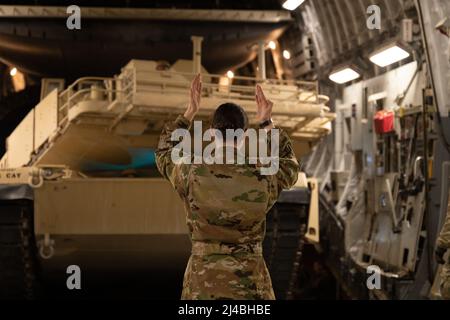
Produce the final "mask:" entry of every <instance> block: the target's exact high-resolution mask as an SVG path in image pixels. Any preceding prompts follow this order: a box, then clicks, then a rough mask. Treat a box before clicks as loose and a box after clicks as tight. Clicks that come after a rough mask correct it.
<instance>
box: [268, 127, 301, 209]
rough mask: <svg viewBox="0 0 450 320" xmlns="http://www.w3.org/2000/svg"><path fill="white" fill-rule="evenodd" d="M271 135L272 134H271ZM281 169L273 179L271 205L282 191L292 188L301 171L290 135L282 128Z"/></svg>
mask: <svg viewBox="0 0 450 320" xmlns="http://www.w3.org/2000/svg"><path fill="white" fill-rule="evenodd" d="M269 136H270V135H269ZM279 157H280V163H279V170H278V172H277V174H276V175H275V176H273V177H272V179H271V186H270V189H271V190H270V196H269V197H270V199H269V206H270V207H271V206H273V204H274V203H275V202H276V201H277V199H278V196H279V194H280V192H281V191H283V190H285V189H290V188H292V187H293V186H294V185H295V184H296V182H297V180H298V174H299V172H300V165H299V163H298V161H297V158H296V156H295V153H294V149H293V147H292V142H291V139H290V138H289V135H288V134H287V133H286V132H285V131H284V130H281V129H280V152H279Z"/></svg>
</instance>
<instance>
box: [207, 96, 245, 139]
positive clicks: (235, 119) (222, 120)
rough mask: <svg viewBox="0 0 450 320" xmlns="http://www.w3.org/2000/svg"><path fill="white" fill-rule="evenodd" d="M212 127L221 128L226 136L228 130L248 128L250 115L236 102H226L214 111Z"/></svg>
mask: <svg viewBox="0 0 450 320" xmlns="http://www.w3.org/2000/svg"><path fill="white" fill-rule="evenodd" d="M211 128H213V129H216V130H219V131H220V132H221V133H222V135H223V137H226V130H227V129H233V130H238V129H242V130H244V131H245V130H247V128H248V117H247V114H246V113H245V111H244V109H243V108H242V107H241V106H238V105H237V104H234V103H224V104H222V105H221V106H219V107H218V108H217V110H216V112H214V116H213V119H212V124H211Z"/></svg>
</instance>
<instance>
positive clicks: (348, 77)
mask: <svg viewBox="0 0 450 320" xmlns="http://www.w3.org/2000/svg"><path fill="white" fill-rule="evenodd" d="M359 77H361V75H360V74H359V73H358V72H357V71H356V70H354V69H353V68H351V67H347V68H344V69H339V70H337V71H334V72H333V73H332V74H330V80H331V81H333V82H336V83H339V84H343V83H346V82H350V81H353V80H355V79H358V78H359Z"/></svg>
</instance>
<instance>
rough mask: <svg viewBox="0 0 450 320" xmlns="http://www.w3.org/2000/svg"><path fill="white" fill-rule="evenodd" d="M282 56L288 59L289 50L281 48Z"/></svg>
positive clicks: (289, 56) (289, 55)
mask: <svg viewBox="0 0 450 320" xmlns="http://www.w3.org/2000/svg"><path fill="white" fill-rule="evenodd" d="M283 58H285V59H286V60H289V59H290V58H291V52H290V51H289V50H283Z"/></svg>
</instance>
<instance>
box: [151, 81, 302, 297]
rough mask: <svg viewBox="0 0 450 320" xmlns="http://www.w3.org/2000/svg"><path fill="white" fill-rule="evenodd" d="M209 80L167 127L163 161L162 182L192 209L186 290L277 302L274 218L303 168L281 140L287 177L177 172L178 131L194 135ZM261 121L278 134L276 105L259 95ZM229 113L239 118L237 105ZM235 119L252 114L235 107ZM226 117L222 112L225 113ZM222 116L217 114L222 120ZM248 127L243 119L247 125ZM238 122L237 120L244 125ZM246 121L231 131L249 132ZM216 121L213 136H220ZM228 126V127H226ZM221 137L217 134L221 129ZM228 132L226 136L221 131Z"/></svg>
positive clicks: (194, 169) (184, 168) (205, 168)
mask: <svg viewBox="0 0 450 320" xmlns="http://www.w3.org/2000/svg"><path fill="white" fill-rule="evenodd" d="M200 96H201V80H200V76H197V77H196V78H195V79H194V81H193V83H192V86H191V102H190V105H189V107H188V110H187V111H186V113H185V114H184V116H179V117H178V118H177V120H176V121H175V122H173V123H169V124H167V125H166V126H165V128H164V130H163V132H162V135H161V138H160V142H159V146H158V150H157V152H156V155H157V166H158V169H159V171H160V172H161V174H162V175H163V176H164V177H165V178H166V179H168V180H169V181H170V183H171V184H172V186H173V187H174V188H175V190H176V191H177V193H178V194H179V195H180V197H181V199H182V200H183V202H184V206H185V210H186V213H187V225H188V228H189V232H190V236H191V241H192V254H191V257H190V259H189V262H188V265H187V268H186V272H185V276H184V282H183V292H182V299H183V300H198V299H201V300H208V299H239V300H243V299H245V300H261V299H264V300H273V299H275V295H274V292H273V289H272V282H271V278H270V275H269V272H268V270H267V267H266V264H265V262H264V258H263V256H262V241H263V238H264V235H265V227H266V225H265V221H266V214H267V212H268V211H269V210H270V208H271V207H272V206H273V205H274V203H275V202H276V200H277V198H278V195H279V194H280V192H281V191H282V190H283V189H287V188H291V187H292V186H293V185H294V184H295V183H296V181H297V177H298V172H299V165H298V162H297V159H296V157H295V155H294V152H293V150H292V145H291V142H290V139H289V137H288V135H287V134H286V133H285V132H282V131H281V132H280V142H279V145H280V151H279V171H278V173H277V174H275V175H272V176H264V175H261V173H260V170H259V168H257V166H256V165H250V164H249V163H248V161H246V164H244V165H230V164H226V165H216V164H213V165H206V164H199V165H197V164H192V165H187V164H176V165H175V164H174V163H173V162H172V159H171V152H172V149H173V147H174V146H175V145H176V142H173V141H171V134H172V132H173V131H174V130H175V129H178V128H184V129H188V128H189V127H190V124H191V122H192V120H193V118H194V116H195V114H196V113H197V111H198V108H199V105H200ZM256 101H257V105H258V116H257V117H258V120H259V121H260V123H264V124H265V125H266V128H265V129H266V130H271V129H272V128H273V124H271V121H270V119H271V113H272V106H273V104H272V103H271V102H270V101H269V100H267V99H266V98H265V97H264V93H263V92H262V89H261V87H259V86H258V87H257V95H256ZM224 106H225V107H226V109H227V110H226V111H227V112H228V113H230V112H232V109H233V108H232V107H233V105H232V104H227V105H223V106H221V107H220V108H219V109H222V111H224V110H223V109H224ZM234 107H235V109H236V108H238V109H237V110H234V111H233V112H234V116H236V115H238V116H239V112H242V114H243V115H245V112H244V111H243V110H242V109H241V108H240V107H238V106H236V105H234ZM219 109H218V111H219ZM218 111H216V114H217V113H218ZM241 118H242V119H243V117H241ZM241 118H239V117H238V118H237V119H241ZM242 119H241V120H240V121H236V122H238V125H236V123H232V124H229V125H228V129H229V128H232V129H239V128H242V129H246V127H245V126H246V125H245V124H244V123H243V122H242ZM214 125H215V123H214V120H213V128H216V127H215V126H214ZM219 126H220V124H219ZM216 129H217V128H216ZM220 129H221V130H222V129H224V128H220Z"/></svg>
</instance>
